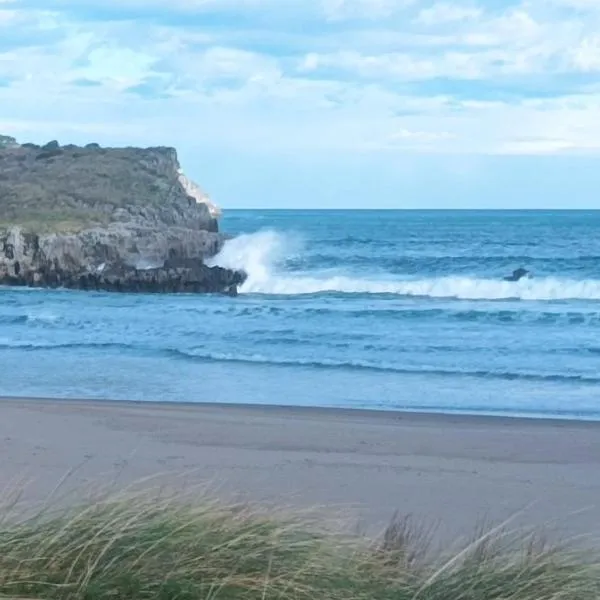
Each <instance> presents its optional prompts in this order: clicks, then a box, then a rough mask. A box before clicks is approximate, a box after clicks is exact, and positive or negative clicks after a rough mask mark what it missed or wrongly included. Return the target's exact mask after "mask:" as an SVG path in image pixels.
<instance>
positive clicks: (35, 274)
mask: <svg viewBox="0 0 600 600" xmlns="http://www.w3.org/2000/svg"><path fill="white" fill-rule="evenodd" d="M219 214H220V212H219V210H218V208H217V207H216V206H214V205H213V204H212V203H211V201H210V199H209V198H208V196H207V195H206V194H205V193H204V192H203V191H202V190H201V189H200V188H199V187H198V186H197V185H196V184H195V183H194V182H192V181H191V180H189V179H188V178H187V177H186V176H185V175H184V173H183V172H182V170H181V167H180V164H179V161H178V158H177V153H176V151H175V149H173V148H168V147H154V148H102V147H100V146H99V145H98V144H88V145H87V146H85V147H80V146H74V145H66V146H61V145H60V144H59V143H58V142H56V141H53V142H49V143H48V144H45V145H44V146H39V145H35V144H18V143H17V142H16V140H14V139H13V138H10V137H8V136H0V285H12V286H33V287H64V288H74V289H84V290H106V291H122V292H196V293H202V292H204V293H227V294H235V293H237V288H238V286H239V285H240V284H241V283H243V281H244V279H245V274H244V273H243V272H241V271H233V270H230V269H223V268H221V267H209V266H208V265H206V264H205V260H206V259H207V258H210V257H212V256H214V255H215V254H217V253H218V252H219V250H220V249H221V247H222V245H223V243H224V242H225V239H226V237H225V236H224V235H223V234H221V233H220V232H219V227H218V220H217V219H218V217H219Z"/></svg>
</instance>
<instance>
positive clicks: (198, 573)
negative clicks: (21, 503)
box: [0, 490, 600, 600]
mask: <svg viewBox="0 0 600 600" xmlns="http://www.w3.org/2000/svg"><path fill="white" fill-rule="evenodd" d="M65 506H66V505H65ZM4 512H5V514H4V515H3V518H2V520H1V522H0V597H2V598H29V599H33V598H36V599H79V598H81V599H85V600H104V599H118V600H120V599H128V600H138V599H139V600H142V599H150V598H152V599H154V598H156V599H161V600H175V599H177V600H197V599H198V600H199V599H202V600H209V599H211V600H212V599H214V600H218V599H223V600H246V599H247V600H259V599H260V600H275V599H295V600H337V599H339V600H354V599H357V600H358V599H360V600H370V599H372V600H379V599H381V600H384V599H385V600H405V599H406V600H409V599H411V600H416V599H420V600H559V599H560V600H571V599H573V600H575V599H577V600H587V599H588V598H589V599H590V600H591V599H597V598H600V559H599V560H596V558H595V557H594V556H593V555H592V554H591V553H590V552H587V553H586V554H580V553H578V552H576V551H574V550H568V549H567V547H562V546H561V547H553V546H550V545H548V544H546V543H544V541H543V539H542V538H540V537H539V536H536V535H533V534H525V533H522V532H516V531H509V530H508V529H506V528H497V529H493V528H492V529H489V530H487V531H485V532H482V533H480V534H479V535H477V536H476V537H475V539H474V540H473V542H471V543H469V544H467V545H466V546H465V547H463V548H462V549H460V550H457V549H454V550H453V551H452V552H443V551H438V550H435V551H432V550H431V544H430V542H431V536H430V535H428V533H427V531H425V530H423V529H421V528H419V527H417V526H415V525H413V524H412V523H411V521H410V519H401V518H397V517H396V518H394V519H393V521H392V523H390V526H389V527H388V528H387V529H386V531H385V532H384V534H383V535H382V536H381V537H380V538H378V539H372V538H370V537H367V536H360V535H348V534H347V533H343V532H340V531H341V530H340V531H338V530H336V529H335V528H333V527H330V526H325V525H324V524H320V522H319V520H318V519H316V518H308V517H307V515H296V516H294V515H290V514H286V513H284V512H281V513H280V514H279V513H277V514H275V513H274V512H273V511H266V510H260V509H257V508H252V507H249V506H247V505H235V504H232V505H226V504H222V503H218V502H215V501H210V500H207V499H206V498H205V497H204V496H203V495H200V496H199V497H191V498H190V497H182V495H181V494H180V493H177V494H166V493H164V491H162V492H157V491H149V490H145V491H136V492H135V493H134V492H131V491H130V492H127V493H125V492H121V493H118V494H114V495H111V496H106V497H104V498H101V499H94V500H89V501H87V502H86V503H85V504H82V505H78V506H77V507H75V508H74V507H73V506H72V505H70V504H69V505H68V506H66V507H64V506H63V508H53V509H50V508H49V507H48V506H45V507H44V508H43V509H40V510H36V511H35V512H33V513H32V512H31V510H29V511H28V513H27V516H26V517H20V518H19V517H18V516H17V514H18V513H17V512H16V511H15V508H14V507H11V508H10V509H9V508H6V509H5V511H4Z"/></svg>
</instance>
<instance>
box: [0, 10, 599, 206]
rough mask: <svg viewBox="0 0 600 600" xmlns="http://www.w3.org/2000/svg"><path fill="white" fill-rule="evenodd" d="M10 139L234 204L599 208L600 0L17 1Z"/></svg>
mask: <svg viewBox="0 0 600 600" xmlns="http://www.w3.org/2000/svg"><path fill="white" fill-rule="evenodd" d="M0 133H6V134H10V135H14V136H16V137H17V138H18V139H19V140H20V141H36V142H45V141H47V140H49V139H54V138H56V139H58V140H59V141H61V142H63V143H68V142H75V143H81V142H88V141H97V142H100V143H102V144H111V145H173V146H175V147H176V148H177V149H178V151H179V156H180V160H181V162H182V165H183V167H184V169H185V171H186V172H187V174H188V175H189V176H190V177H192V178H194V179H195V180H197V181H198V183H199V184H200V185H201V186H202V187H204V188H205V189H206V190H207V191H208V192H209V194H210V195H211V196H212V197H213V199H214V200H215V201H216V202H217V203H218V204H220V205H221V206H223V207H224V208H228V207H290V208H291V207H299V206H303V207H304V206H306V207H365V208H371V207H373V208H375V207H386V208H404V207H408V208H425V207H434V208H437V207H444V208H452V207H459V208H519V207H532V208H559V207H566V208H569V207H580V208H600V191H599V190H600V0H521V1H515V0H456V1H455V2H449V1H445V0H0Z"/></svg>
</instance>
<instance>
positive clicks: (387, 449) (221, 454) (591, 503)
mask: <svg viewBox="0 0 600 600" xmlns="http://www.w3.org/2000/svg"><path fill="white" fill-rule="evenodd" d="M0 457H1V460H0V485H1V486H2V487H3V488H4V489H9V488H12V487H14V486H15V485H22V483H23V482H25V481H27V486H26V490H25V494H24V496H25V499H26V500H41V499H43V498H44V497H45V496H46V495H47V494H48V493H50V492H51V490H53V488H55V487H56V485H57V483H58V482H59V481H61V480H62V479H63V478H65V477H66V480H65V481H64V482H63V483H62V484H61V488H64V489H65V490H66V489H69V488H75V487H78V486H84V487H85V486H89V485H90V483H91V482H94V481H105V482H113V483H114V484H115V485H126V484H128V483H131V482H133V481H136V480H138V479H140V478H142V477H147V476H152V475H156V474H162V475H161V477H166V478H167V479H168V478H173V479H174V480H175V479H177V481H178V482H181V481H182V479H181V474H184V475H185V477H184V479H185V482H186V485H190V484H196V483H210V489H211V491H212V493H213V494H214V495H217V496H221V497H224V498H225V497H226V498H230V497H234V498H236V499H244V500H246V499H247V500H251V501H259V502H266V503H272V502H276V503H278V504H281V505H285V506H290V507H299V508H310V507H313V506H326V507H329V509H330V510H331V509H333V511H334V512H336V513H339V514H342V515H344V518H346V519H348V521H349V522H350V521H351V522H352V523H354V522H360V523H361V525H362V526H363V527H364V528H366V529H368V530H369V531H376V530H378V528H380V527H382V526H383V525H385V523H386V521H388V519H389V518H390V517H391V515H392V514H393V513H394V511H396V510H398V511H399V512H400V513H403V514H412V515H414V517H415V518H417V519H418V520H420V521H424V522H426V523H428V524H432V525H435V524H437V526H438V530H437V531H438V534H439V536H440V539H445V538H455V537H456V536H470V535H471V534H472V532H473V530H474V528H475V527H476V525H477V522H478V521H481V520H486V521H487V522H494V523H496V522H499V521H501V520H504V519H506V518H508V517H510V516H511V515H514V520H513V521H512V522H511V526H512V525H515V526H516V525H523V524H525V525H535V526H544V527H547V528H549V529H550V530H552V531H555V532H556V533H557V534H558V535H561V536H564V535H566V536H569V537H571V536H579V535H582V534H584V535H588V536H592V537H598V539H599V540H600V423H585V422H573V421H542V420H526V419H510V418H496V417H490V418H487V417H466V416H444V415H426V414H406V413H390V412H371V411H350V410H339V409H332V410H329V409H304V408H283V407H258V406H257V407H248V406H246V407H244V406H229V405H228V406H214V405H192V404H166V403H165V404H153V403H139V404H138V403H124V402H91V401H57V400H33V399H23V400H11V399H3V400H0Z"/></svg>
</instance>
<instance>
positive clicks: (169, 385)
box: [0, 210, 600, 419]
mask: <svg viewBox="0 0 600 600" xmlns="http://www.w3.org/2000/svg"><path fill="white" fill-rule="evenodd" d="M221 228H222V230H223V231H226V232H228V233H232V234H234V235H236V236H237V237H236V238H234V239H233V240H232V241H231V242H229V243H228V244H227V245H226V247H225V249H224V250H223V252H222V253H221V254H220V255H219V256H218V257H216V258H215V259H214V262H215V263H216V264H220V265H223V266H229V267H238V268H244V269H246V270H247V272H248V274H249V278H248V281H247V282H246V284H244V286H243V288H242V289H241V293H240V295H239V296H238V297H237V298H230V297H225V296H224V297H220V296H219V297H210V296H194V295H128V294H124V295H120V294H104V293H89V292H73V291H64V290H55V291H47V290H28V289H9V288H4V289H0V395H2V396H12V397H46V398H79V399H85V398H89V399H114V400H119V399H123V400H142V401H156V400H160V401H185V402H225V403H252V404H283V405H296V406H323V407H346V408H369V409H386V410H417V411H433V412H443V413H468V414H502V415H519V416H531V417H563V418H575V419H598V418H600V212H575V211H572V212H571V211H561V212H538V211H514V212H508V211H506V212H504V211H497V212H496V211H481V212H478V211H473V212H471V211H368V210H365V211H275V210H273V211H266V210H265V211H259V210H255V211H226V212H225V215H224V218H223V219H222V222H221ZM519 267H524V268H526V269H528V270H529V271H531V272H532V274H533V276H532V278H530V279H524V280H521V281H519V282H506V281H504V279H503V278H504V277H505V276H507V275H510V274H511V273H512V271H513V270H515V269H517V268H519Z"/></svg>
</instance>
